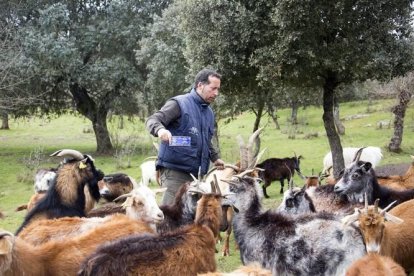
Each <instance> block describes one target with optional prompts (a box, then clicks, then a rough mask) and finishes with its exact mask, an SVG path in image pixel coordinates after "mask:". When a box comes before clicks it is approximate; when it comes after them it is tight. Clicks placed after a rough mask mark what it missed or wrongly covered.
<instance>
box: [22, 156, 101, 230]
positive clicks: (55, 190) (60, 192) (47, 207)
mask: <svg viewBox="0 0 414 276" xmlns="http://www.w3.org/2000/svg"><path fill="white" fill-rule="evenodd" d="M52 156H61V157H64V156H66V157H70V158H71V159H66V158H65V162H63V163H62V164H61V166H60V167H59V168H58V171H57V175H56V177H55V178H54V180H53V183H52V186H51V187H50V188H49V190H48V191H47V193H46V195H45V196H44V197H43V199H42V200H40V201H39V202H38V204H36V206H35V207H34V208H33V209H32V210H31V211H30V212H28V213H27V215H26V217H25V219H24V221H23V223H22V225H21V226H20V227H19V229H17V231H16V235H17V234H18V233H19V232H20V231H21V230H22V229H23V228H24V227H25V226H26V225H28V224H29V223H30V222H31V221H32V220H36V219H44V218H59V217H65V216H79V217H84V216H85V210H86V209H89V208H91V207H92V206H93V205H94V204H88V202H91V201H92V198H93V199H95V201H98V200H99V198H100V195H99V188H98V181H99V180H101V179H102V177H103V173H102V172H101V171H98V170H97V169H96V168H95V165H94V163H93V159H92V157H90V156H88V155H83V154H82V153H80V152H78V151H75V150H61V151H57V152H55V153H53V154H52ZM86 186H87V187H88V188H86ZM86 190H88V192H85V191H86ZM89 196H90V198H89ZM88 198H89V199H88Z"/></svg>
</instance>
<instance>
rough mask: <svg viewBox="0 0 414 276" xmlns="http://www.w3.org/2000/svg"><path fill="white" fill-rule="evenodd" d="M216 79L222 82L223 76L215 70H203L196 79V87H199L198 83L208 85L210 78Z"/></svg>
mask: <svg viewBox="0 0 414 276" xmlns="http://www.w3.org/2000/svg"><path fill="white" fill-rule="evenodd" d="M210 76H212V77H215V78H218V79H219V80H221V75H220V74H219V73H217V72H216V71H214V70H211V69H203V70H201V71H200V72H198V74H197V76H196V77H195V81H194V87H197V85H198V83H199V82H201V83H203V84H208V83H209V81H208V77H210Z"/></svg>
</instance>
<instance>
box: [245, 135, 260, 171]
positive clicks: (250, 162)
mask: <svg viewBox="0 0 414 276" xmlns="http://www.w3.org/2000/svg"><path fill="white" fill-rule="evenodd" d="M262 130H263V128H262V127H261V128H259V129H257V130H256V131H255V132H253V134H252V135H251V136H250V138H249V141H248V143H247V166H248V168H251V166H252V165H253V164H255V162H254V158H255V156H257V154H258V152H259V146H257V148H256V152H255V153H254V154H253V152H252V151H253V143H255V142H256V143H258V141H259V140H258V139H259V135H260V132H262Z"/></svg>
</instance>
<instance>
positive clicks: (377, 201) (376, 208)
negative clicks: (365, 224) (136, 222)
mask: <svg viewBox="0 0 414 276" xmlns="http://www.w3.org/2000/svg"><path fill="white" fill-rule="evenodd" d="M379 201H380V199H379V198H377V199H376V200H375V202H374V211H375V213H378V203H379Z"/></svg>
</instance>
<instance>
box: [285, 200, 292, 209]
mask: <svg viewBox="0 0 414 276" xmlns="http://www.w3.org/2000/svg"><path fill="white" fill-rule="evenodd" d="M286 206H287V207H289V208H292V207H293V199H291V198H288V199H286Z"/></svg>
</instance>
